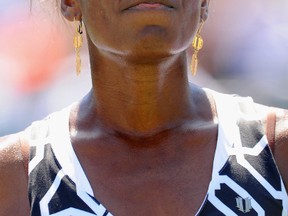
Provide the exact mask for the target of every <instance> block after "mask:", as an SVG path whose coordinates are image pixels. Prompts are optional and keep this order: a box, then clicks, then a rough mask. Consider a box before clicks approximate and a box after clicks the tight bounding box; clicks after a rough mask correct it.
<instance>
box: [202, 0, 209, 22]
mask: <svg viewBox="0 0 288 216" xmlns="http://www.w3.org/2000/svg"><path fill="white" fill-rule="evenodd" d="M209 3H210V0H201V19H202V20H204V21H206V20H207V19H208V14H209V13H208V11H209Z"/></svg>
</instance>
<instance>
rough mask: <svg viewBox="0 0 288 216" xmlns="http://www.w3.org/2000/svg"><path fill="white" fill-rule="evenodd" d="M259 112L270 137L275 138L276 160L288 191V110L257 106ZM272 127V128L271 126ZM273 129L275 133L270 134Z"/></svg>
mask: <svg viewBox="0 0 288 216" xmlns="http://www.w3.org/2000/svg"><path fill="white" fill-rule="evenodd" d="M256 109H257V111H258V112H259V113H260V114H261V116H262V118H263V122H264V125H265V129H266V134H267V136H268V140H271V138H270V139H269V136H270V137H271V136H274V137H272V139H274V144H273V146H274V147H273V148H274V151H273V152H274V158H275V161H276V163H277V166H278V168H279V171H280V173H281V176H282V178H283V181H284V183H285V185H286V188H287V189H288V165H287V164H288V110H285V109H281V108H274V107H273V108H271V107H266V106H262V105H258V104H257V105H256ZM269 125H270V126H269ZM269 128H270V130H271V128H273V131H274V133H273V134H272V133H271V132H269Z"/></svg>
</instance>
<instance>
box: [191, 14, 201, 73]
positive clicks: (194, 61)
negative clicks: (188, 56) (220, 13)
mask: <svg viewBox="0 0 288 216" xmlns="http://www.w3.org/2000/svg"><path fill="white" fill-rule="evenodd" d="M203 25H204V20H202V19H201V23H200V26H199V29H198V31H197V33H196V35H195V37H194V39H193V43H192V47H193V49H194V54H193V55H192V60H191V66H190V67H191V71H192V75H193V76H195V75H196V73H197V68H198V52H199V50H201V49H202V47H203V44H204V43H203V42H204V41H203V38H202V37H201V35H200V33H201V30H202V27H203Z"/></svg>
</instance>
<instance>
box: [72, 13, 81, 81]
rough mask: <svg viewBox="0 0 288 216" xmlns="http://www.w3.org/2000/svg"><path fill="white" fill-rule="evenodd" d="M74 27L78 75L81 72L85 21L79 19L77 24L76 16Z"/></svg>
mask: <svg viewBox="0 0 288 216" xmlns="http://www.w3.org/2000/svg"><path fill="white" fill-rule="evenodd" d="M74 27H75V35H74V39H73V44H74V48H75V52H76V74H77V76H78V75H79V74H80V73H81V56H80V49H81V47H82V44H83V37H82V34H83V22H82V20H80V21H79V24H78V25H77V21H76V18H74Z"/></svg>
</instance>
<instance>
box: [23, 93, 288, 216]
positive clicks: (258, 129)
mask: <svg viewBox="0 0 288 216" xmlns="http://www.w3.org/2000/svg"><path fill="white" fill-rule="evenodd" d="M214 98H215V101H216V107H217V112H218V119H219V126H218V140H217V147H216V151H215V155H214V162H213V171H212V178H211V181H210V184H209V187H208V191H207V195H206V198H205V200H204V201H203V203H202V206H201V208H200V209H199V210H198V213H197V216H220V215H226V216H236V215H245V216H246V215H247V216H248V215H249V216H251V215H260V216H262V215H263V216H264V215H266V216H287V215H288V196H287V192H286V190H285V187H284V184H283V181H282V179H281V176H280V174H279V172H278V169H277V166H276V164H275V161H274V158H273V155H272V153H271V151H270V149H269V146H268V144H267V138H266V136H265V135H264V134H263V129H262V125H261V121H260V119H259V118H258V117H257V113H255V111H254V110H253V101H252V100H251V99H250V98H241V97H233V96H228V95H222V94H219V93H215V92H214ZM69 113H70V109H69V108H67V109H64V110H62V111H60V112H56V113H54V114H52V115H50V116H49V117H48V118H47V119H45V120H42V121H39V122H35V123H33V124H32V125H31V126H30V127H29V128H28V129H27V130H26V132H25V133H26V134H27V136H28V138H29V140H30V143H31V147H30V162H29V199H30V205H31V214H30V215H31V216H93V215H94V216H95V215H98V216H112V213H110V212H109V210H107V209H106V208H105V207H104V206H103V205H102V204H101V203H100V202H99V201H98V200H97V197H95V196H94V193H93V191H92V187H91V185H90V184H89V181H88V179H87V177H86V175H85V173H84V171H83V169H82V167H81V164H80V162H79V161H78V159H77V157H76V154H75V152H74V150H73V147H72V145H71V142H70V136H69ZM191 205H193V203H191ZM113 214H115V215H117V212H113ZM191 215H192V214H191Z"/></svg>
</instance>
